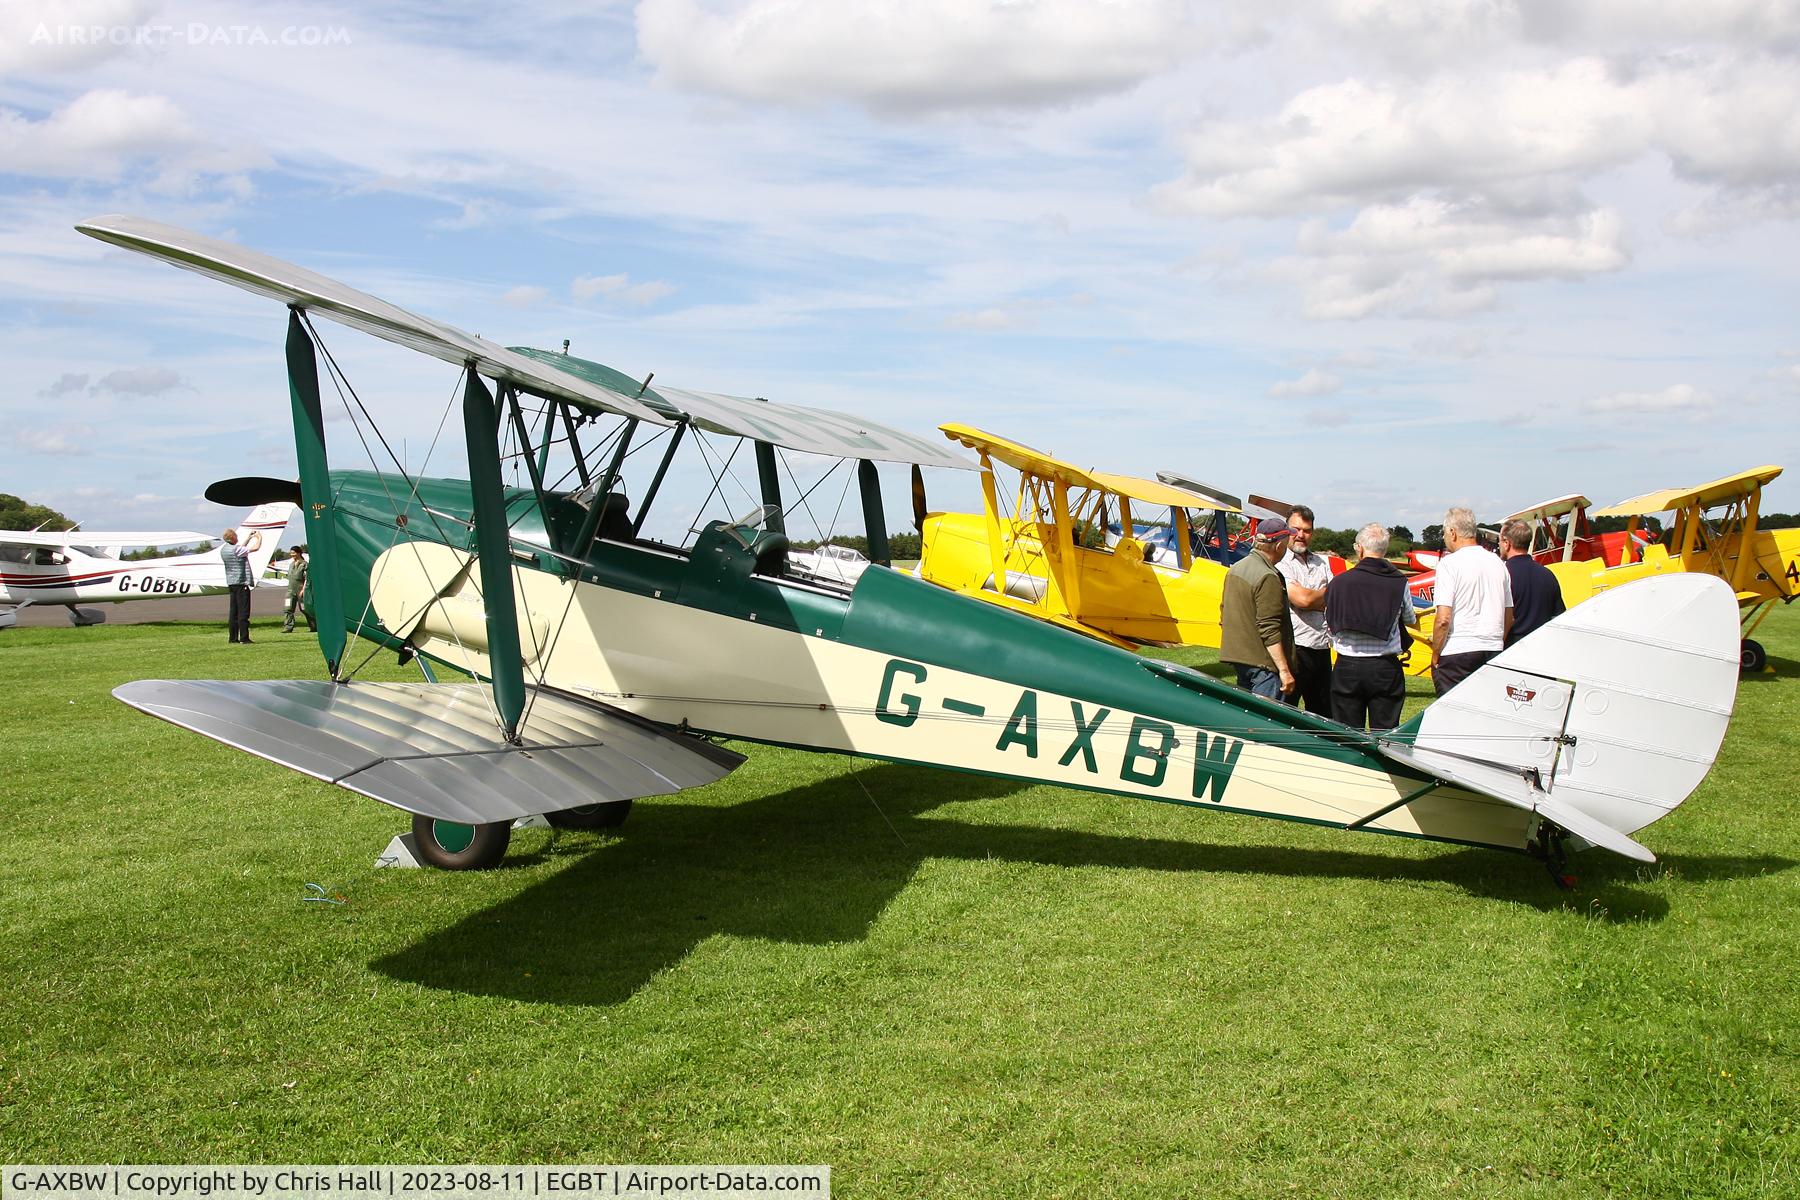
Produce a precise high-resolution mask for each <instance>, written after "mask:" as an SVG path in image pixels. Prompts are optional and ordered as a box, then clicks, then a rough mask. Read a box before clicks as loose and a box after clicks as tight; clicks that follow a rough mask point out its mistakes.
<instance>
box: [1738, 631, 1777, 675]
mask: <svg viewBox="0 0 1800 1200" xmlns="http://www.w3.org/2000/svg"><path fill="white" fill-rule="evenodd" d="M1768 665H1769V652H1768V651H1767V650H1764V649H1763V644H1762V643H1761V642H1759V641H1757V640H1756V639H1755V638H1745V639H1744V641H1743V644H1742V645H1740V646H1739V647H1738V669H1739V670H1740V671H1742V672H1743V673H1744V674H1746V675H1754V674H1756V673H1757V672H1759V671H1761V670H1762V669H1763V668H1764V667H1766V666H1768Z"/></svg>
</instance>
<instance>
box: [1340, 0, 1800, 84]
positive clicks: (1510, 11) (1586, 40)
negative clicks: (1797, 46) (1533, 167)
mask: <svg viewBox="0 0 1800 1200" xmlns="http://www.w3.org/2000/svg"><path fill="white" fill-rule="evenodd" d="M1329 17H1330V20H1331V22H1332V24H1333V26H1335V32H1336V33H1337V35H1338V36H1339V37H1340V38H1349V39H1353V40H1354V42H1355V44H1356V46H1357V48H1358V49H1359V50H1361V51H1363V52H1364V53H1368V54H1374V55H1378V56H1380V57H1382V58H1384V59H1387V60H1389V61H1391V62H1394V63H1396V64H1398V65H1401V66H1405V67H1413V68H1424V69H1431V68H1435V67H1437V66H1439V65H1441V64H1442V63H1444V62H1448V61H1466V60H1468V59H1469V58H1471V57H1480V56H1483V55H1486V54H1493V53H1496V52H1499V51H1502V50H1505V49H1508V48H1515V47H1525V46H1540V47H1550V48H1566V49H1568V50H1573V51H1576V52H1599V53H1609V54H1616V53H1628V52H1631V51H1634V50H1638V49H1640V48H1643V47H1646V46H1649V47H1655V46H1661V45H1666V44H1668V43H1669V42H1671V41H1676V40H1679V41H1682V42H1700V43H1705V44H1714V45H1725V46H1741V47H1745V48H1751V49H1760V48H1762V47H1766V46H1768V45H1771V44H1780V43H1784V42H1786V43H1792V42H1793V41H1794V40H1795V39H1796V38H1797V37H1800V4H1796V3H1795V2H1794V0H1706V2H1705V3H1696V2H1695V0H1580V2H1579V3H1570V0H1333V3H1332V4H1331V5H1330V7H1329Z"/></svg>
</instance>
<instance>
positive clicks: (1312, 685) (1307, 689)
mask: <svg viewBox="0 0 1800 1200" xmlns="http://www.w3.org/2000/svg"><path fill="white" fill-rule="evenodd" d="M1287 523H1288V529H1289V530H1290V531H1291V532H1290V533H1289V535H1288V552H1287V554H1286V555H1285V556H1283V558H1282V560H1281V561H1280V562H1278V563H1276V564H1275V569H1276V570H1277V571H1279V572H1281V579H1282V582H1283V583H1285V584H1286V585H1287V597H1288V609H1289V611H1290V612H1291V613H1292V615H1293V618H1294V682H1295V684H1296V685H1297V686H1296V687H1295V688H1294V690H1293V691H1292V692H1291V693H1289V694H1288V696H1287V697H1286V699H1287V701H1288V703H1289V704H1292V705H1293V706H1294V707H1295V708H1299V707H1300V706H1301V704H1302V703H1303V702H1304V704H1305V705H1306V711H1307V712H1309V713H1317V714H1318V715H1319V716H1321V717H1329V716H1330V715H1331V635H1330V634H1329V633H1327V632H1326V631H1325V585H1326V584H1328V583H1330V582H1331V560H1330V559H1328V558H1327V557H1325V555H1323V554H1317V553H1314V551H1313V548H1312V535H1313V510H1312V509H1310V508H1308V507H1306V505H1304V504H1296V505H1294V507H1293V510H1292V511H1291V512H1289V513H1288V517H1287Z"/></svg>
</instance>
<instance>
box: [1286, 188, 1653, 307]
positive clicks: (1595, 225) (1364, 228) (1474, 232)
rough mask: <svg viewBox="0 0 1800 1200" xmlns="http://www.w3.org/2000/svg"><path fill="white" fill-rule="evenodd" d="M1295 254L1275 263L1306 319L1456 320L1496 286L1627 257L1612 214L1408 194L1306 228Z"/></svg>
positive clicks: (1591, 270) (1609, 265)
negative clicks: (1514, 210) (1338, 225)
mask: <svg viewBox="0 0 1800 1200" xmlns="http://www.w3.org/2000/svg"><path fill="white" fill-rule="evenodd" d="M1298 250H1299V252H1300V257H1297V258H1293V259H1289V260H1287V261H1285V262H1284V263H1283V264H1282V265H1281V269H1282V271H1283V272H1284V273H1285V274H1287V275H1288V276H1290V277H1291V278H1293V279H1295V280H1296V282H1298V284H1299V285H1300V287H1301V290H1302V295H1303V298H1304V308H1305V312H1306V314H1307V315H1308V316H1310V317H1313V318H1316V319H1324V320H1355V319H1358V318H1362V317H1367V316H1371V315H1374V314H1377V313H1400V314H1406V315H1414V316H1419V315H1424V316H1455V315H1461V314H1466V313H1470V312H1477V311H1480V310H1481V309H1484V308H1487V307H1489V306H1490V305H1492V304H1493V302H1494V296H1495V291H1494V285H1496V284H1498V283H1502V282H1507V281H1516V280H1522V279H1545V278H1553V279H1579V278H1582V277H1584V276H1588V275H1594V274H1599V273H1604V272H1610V271H1617V270H1619V269H1621V268H1623V267H1624V266H1625V265H1626V264H1627V263H1629V262H1630V254H1629V253H1628V251H1627V249H1626V247H1625V243H1624V232H1623V225H1622V222H1621V220H1620V218H1619V216H1618V214H1616V213H1613V212H1611V211H1609V210H1599V211H1594V212H1588V213H1581V214H1576V215H1571V216H1536V217H1522V216H1515V215H1513V214H1508V213H1504V212H1497V211H1495V210H1494V209H1493V208H1492V207H1490V206H1487V205H1483V204H1479V203H1465V204H1453V203H1450V202H1447V201H1444V200H1438V199H1430V198H1426V197H1414V198H1412V199H1411V200H1409V201H1407V202H1406V203H1404V204H1398V205H1371V206H1370V207H1368V208H1365V209H1363V210H1362V211H1361V212H1360V213H1358V214H1357V216H1356V219H1355V220H1354V221H1352V222H1351V224H1350V225H1349V227H1348V228H1345V229H1332V228H1330V227H1328V226H1327V225H1326V224H1324V223H1323V222H1318V221H1315V222H1310V223H1308V224H1307V225H1305V226H1303V227H1302V229H1301V232H1300V236H1299V238H1298Z"/></svg>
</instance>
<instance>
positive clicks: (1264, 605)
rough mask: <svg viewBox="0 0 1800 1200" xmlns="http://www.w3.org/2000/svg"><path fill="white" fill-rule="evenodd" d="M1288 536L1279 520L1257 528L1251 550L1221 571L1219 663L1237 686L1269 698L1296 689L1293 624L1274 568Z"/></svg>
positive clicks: (1266, 520) (1270, 519) (1284, 586)
mask: <svg viewBox="0 0 1800 1200" xmlns="http://www.w3.org/2000/svg"><path fill="white" fill-rule="evenodd" d="M1291 532H1292V531H1291V530H1289V529H1288V525H1287V522H1286V521H1283V520H1282V519H1281V518H1280V517H1266V518H1264V519H1263V520H1262V521H1261V522H1259V523H1258V524H1257V526H1256V540H1255V543H1254V545H1255V548H1254V550H1253V551H1252V552H1251V553H1249V554H1246V555H1244V557H1243V558H1240V559H1239V560H1238V561H1237V562H1236V563H1233V564H1232V567H1231V569H1230V570H1229V571H1227V572H1225V590H1224V595H1223V597H1222V598H1221V601H1220V605H1219V634H1220V636H1219V661H1220V662H1223V663H1227V664H1229V665H1231V666H1233V667H1236V668H1237V683H1238V686H1239V687H1241V688H1243V689H1245V690H1246V691H1250V692H1254V693H1255V694H1256V695H1258V696H1265V697H1267V698H1268V699H1270V700H1279V699H1281V698H1282V697H1283V696H1287V695H1292V694H1293V691H1294V670H1293V666H1292V663H1293V660H1294V621H1293V617H1292V616H1291V615H1290V614H1289V612H1288V595H1287V582H1286V581H1285V580H1284V579H1282V577H1281V573H1280V572H1278V571H1277V570H1276V569H1275V564H1276V563H1277V562H1279V561H1280V559H1281V556H1282V555H1284V554H1286V553H1287V548H1288V537H1289V535H1290V533H1291Z"/></svg>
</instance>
